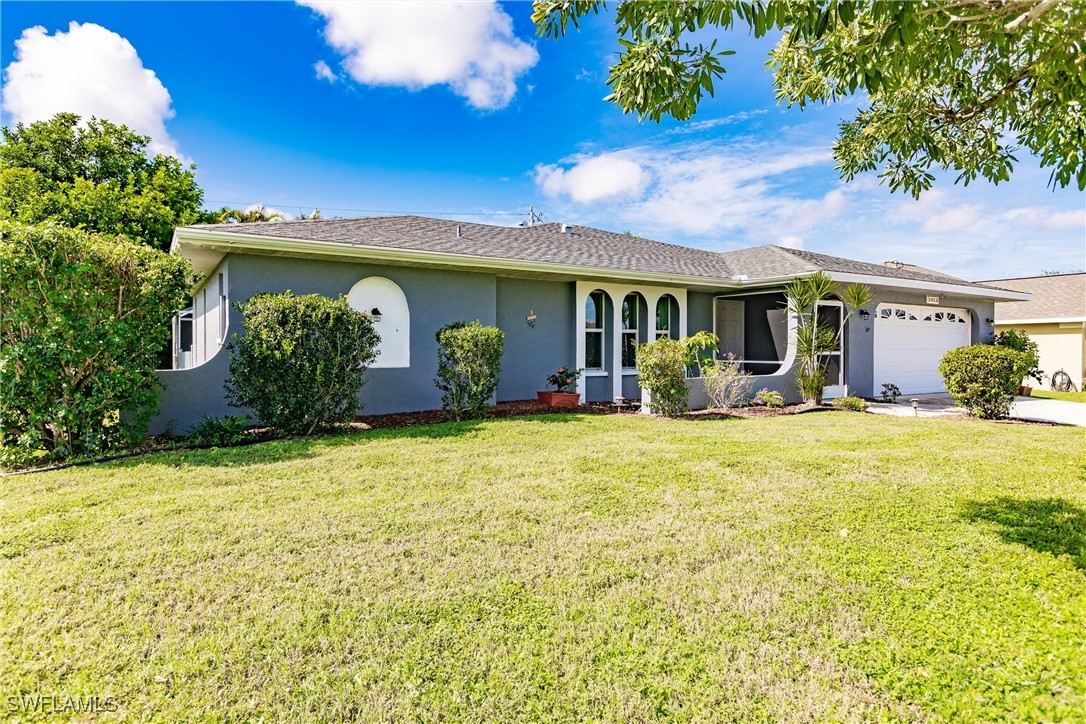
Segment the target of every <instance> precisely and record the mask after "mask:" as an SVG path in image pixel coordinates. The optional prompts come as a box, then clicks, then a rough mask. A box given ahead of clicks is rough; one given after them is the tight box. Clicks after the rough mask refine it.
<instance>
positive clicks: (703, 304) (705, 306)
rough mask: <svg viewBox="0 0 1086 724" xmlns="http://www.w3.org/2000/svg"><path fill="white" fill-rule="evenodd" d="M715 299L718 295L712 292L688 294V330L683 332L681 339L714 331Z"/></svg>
mask: <svg viewBox="0 0 1086 724" xmlns="http://www.w3.org/2000/svg"><path fill="white" fill-rule="evenodd" d="M715 297H716V295H715V294H713V293H712V292H687V293H686V329H684V330H682V334H681V335H679V336H680V337H689V336H691V335H695V334H697V333H698V332H712V331H713V299H714V298H715Z"/></svg>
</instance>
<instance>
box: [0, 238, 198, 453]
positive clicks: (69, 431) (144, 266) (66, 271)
mask: <svg viewBox="0 0 1086 724" xmlns="http://www.w3.org/2000/svg"><path fill="white" fill-rule="evenodd" d="M0 269H2V270H3V295H2V297H0V330H2V331H0V432H2V436H3V443H4V445H5V446H12V445H14V446H17V447H19V448H21V449H23V450H24V451H25V452H26V453H27V454H37V455H41V454H42V453H43V452H44V453H45V454H47V455H48V456H49V457H53V458H60V457H66V456H69V455H75V454H89V453H95V452H99V451H102V450H106V449H109V448H114V447H118V446H120V445H123V444H127V443H131V442H134V441H135V440H137V439H139V438H142V437H143V436H144V435H145V434H146V431H147V423H148V422H149V421H150V419H151V416H152V415H153V414H154V412H155V410H156V409H157V407H158V402H159V390H160V383H159V380H158V377H157V376H156V375H155V367H156V366H157V362H158V354H159V352H160V351H161V349H162V347H163V345H165V344H166V342H167V340H168V339H169V336H170V319H171V318H172V316H173V314H174V313H175V312H176V311H177V310H178V309H180V308H181V307H182V306H183V305H184V302H185V298H186V294H187V292H188V289H189V287H190V284H191V282H192V272H191V268H190V267H189V265H188V262H186V261H184V260H182V259H179V258H177V257H173V256H170V255H169V254H165V253H162V252H160V251H156V250H154V249H151V248H150V247H147V246H144V245H140V244H134V243H132V242H128V241H125V240H122V239H118V238H114V237H107V236H102V235H98V234H90V233H87V232H85V231H81V230H77V229H70V228H66V227H63V226H60V225H58V224H54V223H44V224H40V225H24V224H17V223H13V222H0ZM122 411H123V412H124V413H125V414H124V415H123V416H122V415H121V414H120V413H121V412H122Z"/></svg>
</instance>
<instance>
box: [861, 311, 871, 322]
mask: <svg viewBox="0 0 1086 724" xmlns="http://www.w3.org/2000/svg"><path fill="white" fill-rule="evenodd" d="M860 319H862V320H864V321H865V322H866V321H867V320H869V319H871V312H869V311H867V310H866V309H861V310H860Z"/></svg>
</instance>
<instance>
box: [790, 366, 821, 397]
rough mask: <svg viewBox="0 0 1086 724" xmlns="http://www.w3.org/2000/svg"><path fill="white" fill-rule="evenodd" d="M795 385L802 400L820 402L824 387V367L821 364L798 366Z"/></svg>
mask: <svg viewBox="0 0 1086 724" xmlns="http://www.w3.org/2000/svg"><path fill="white" fill-rule="evenodd" d="M796 387H798V388H799V393H800V395H802V396H803V401H804V402H812V403H814V404H816V405H821V404H822V392H823V391H824V390H825V389H826V369H825V368H824V367H821V366H815V367H800V368H799V369H798V370H796Z"/></svg>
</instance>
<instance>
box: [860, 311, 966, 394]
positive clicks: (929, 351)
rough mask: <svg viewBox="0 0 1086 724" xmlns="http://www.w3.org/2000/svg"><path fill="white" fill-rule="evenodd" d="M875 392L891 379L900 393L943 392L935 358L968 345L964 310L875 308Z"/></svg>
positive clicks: (880, 389) (941, 379)
mask: <svg viewBox="0 0 1086 724" xmlns="http://www.w3.org/2000/svg"><path fill="white" fill-rule="evenodd" d="M874 341H875V394H876V395H878V394H879V393H881V392H882V385H883V383H886V382H891V383H893V384H895V385H897V386H898V388H900V389H901V392H902V394H906V395H908V394H918V393H924V392H944V391H945V390H946V388H945V387H943V378H942V377H941V376H940V375H939V359H940V358H941V357H942V356H943V353H944V352H946V351H947V350H948V349H953V348H955V347H963V346H965V345H967V344H969V312H967V311H966V310H964V309H945V308H942V307H919V306H911V305H908V304H880V305H879V306H878V309H876V310H875V340H874Z"/></svg>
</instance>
